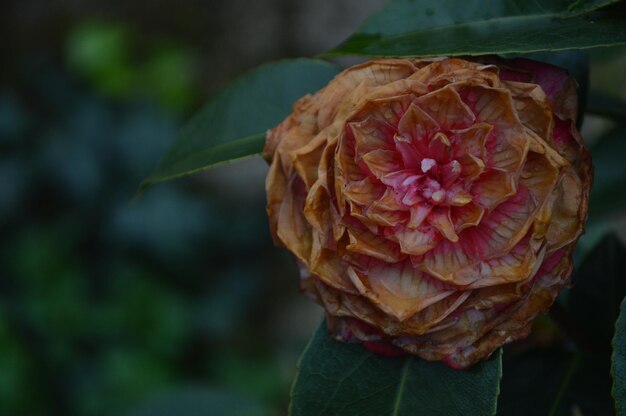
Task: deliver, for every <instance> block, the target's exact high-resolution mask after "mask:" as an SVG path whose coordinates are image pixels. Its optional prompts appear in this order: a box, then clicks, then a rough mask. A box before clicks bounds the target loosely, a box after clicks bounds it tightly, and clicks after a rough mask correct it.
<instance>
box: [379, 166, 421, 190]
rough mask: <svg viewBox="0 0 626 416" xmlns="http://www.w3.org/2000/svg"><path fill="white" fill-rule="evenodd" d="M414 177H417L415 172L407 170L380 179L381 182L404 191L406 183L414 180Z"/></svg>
mask: <svg viewBox="0 0 626 416" xmlns="http://www.w3.org/2000/svg"><path fill="white" fill-rule="evenodd" d="M414 177H416V175H415V172H414V171H412V170H408V169H405V170H400V171H397V172H392V173H388V174H386V175H384V176H382V177H381V178H380V181H381V182H382V183H384V184H385V185H387V186H390V187H392V188H394V189H402V188H404V187H405V186H406V185H404V183H405V181H407V180H412V178H414Z"/></svg>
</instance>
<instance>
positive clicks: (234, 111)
mask: <svg viewBox="0 0 626 416" xmlns="http://www.w3.org/2000/svg"><path fill="white" fill-rule="evenodd" d="M338 72H339V70H338V69H337V68H336V67H335V66H334V65H332V64H330V63H328V62H324V61H320V60H315V59H292V60H284V61H279V62H274V63H270V64H266V65H263V66H260V67H258V68H256V69H254V70H252V71H250V72H248V73H246V74H244V75H242V76H241V77H239V78H238V79H237V80H235V81H234V82H233V83H232V84H230V85H229V86H228V87H226V88H225V89H224V90H223V91H222V92H221V93H219V94H218V95H217V96H215V97H214V98H213V99H212V100H211V101H209V103H208V104H207V105H206V106H205V107H204V108H203V109H202V110H200V111H199V112H198V114H196V116H194V117H193V118H192V119H191V120H190V121H189V122H188V123H187V124H186V125H185V126H184V127H183V129H182V130H181V132H180V133H179V135H178V136H177V137H176V139H175V140H174V142H173V143H172V145H171V146H170V148H169V150H168V151H167V153H166V154H165V156H164V158H163V160H162V161H161V163H160V165H159V166H158V168H157V169H156V172H154V174H153V175H152V176H151V177H150V178H148V179H147V180H145V181H144V182H143V183H142V185H141V189H144V188H146V187H147V186H149V185H151V184H154V183H157V182H161V181H164V180H167V179H173V178H177V177H180V176H183V175H187V174H190V173H194V172H197V171H200V170H202V169H207V168H210V167H214V166H217V165H220V164H223V163H227V162H229V161H232V160H236V159H241V158H244V157H247V156H252V155H255V154H258V153H260V152H261V151H262V150H263V143H264V137H265V136H264V135H265V131H266V130H267V129H269V128H272V127H274V126H275V125H276V124H278V123H279V122H280V121H282V120H283V119H284V118H285V117H286V116H287V115H289V113H290V112H291V109H292V105H293V103H294V102H295V101H296V100H297V99H298V98H300V97H302V96H304V95H306V94H307V93H312V92H315V91H317V90H318V89H320V88H322V87H323V86H325V85H326V84H327V83H328V81H330V80H331V79H332V78H333V77H334V76H335V75H336V74H337V73H338Z"/></svg>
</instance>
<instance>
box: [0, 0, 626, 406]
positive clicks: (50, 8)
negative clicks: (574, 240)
mask: <svg viewBox="0 0 626 416" xmlns="http://www.w3.org/2000/svg"><path fill="white" fill-rule="evenodd" d="M383 3H384V2H383V1H382V0H367V1H364V0H340V1H338V0H324V1H321V0H299V1H290V0H256V1H246V0H227V1H215V0H213V1H211V0H209V1H206V0H205V1H201V0H189V1H180V0H178V1H175V0H157V1H150V2H148V1H128V0H126V1H122V0H108V1H107V0H84V1H79V0H73V1H70V0H68V1H49V0H48V1H45V0H25V1H19V2H18V1H9V2H7V1H5V2H3V3H2V5H0V53H1V54H0V414H1V415H40V414H41V415H69V416H71V415H112V414H115V415H126V414H129V415H140V414H141V415H143V414H157V413H158V411H160V412H162V414H173V413H174V412H178V411H181V412H182V410H181V409H182V406H187V407H188V408H189V409H190V411H194V410H197V409H199V408H204V409H208V408H212V409H215V411H214V414H228V415H238V414H241V415H244V414H245V415H281V414H284V413H285V409H286V406H287V403H288V394H289V386H290V384H291V380H292V378H293V376H294V374H295V367H296V362H297V358H298V356H299V354H300V352H301V350H302V349H303V347H304V345H305V344H306V342H307V340H308V338H309V337H310V335H311V333H312V331H313V329H314V328H315V326H316V325H317V323H318V322H319V319H320V317H321V310H320V309H319V308H318V307H317V306H315V305H314V304H313V303H312V302H311V301H309V300H308V299H305V298H304V297H302V296H300V295H299V294H298V290H297V288H298V275H297V271H296V267H295V265H294V263H293V262H292V260H291V259H290V257H289V255H288V254H287V253H286V252H285V251H284V250H279V249H276V248H274V247H273V246H272V242H271V239H270V236H269V232H268V229H267V223H266V217H265V209H264V205H265V199H264V198H265V195H264V176H265V173H266V171H267V168H266V166H265V164H264V162H263V161H262V160H260V158H257V159H252V160H248V161H245V162H240V163H235V164H232V165H227V166H224V167H221V168H218V169H216V170H214V171H210V172H206V173H203V174H200V175H196V176H193V177H190V178H187V179H183V180H177V181H174V182H170V183H166V184H161V185H157V186H156V187H154V188H153V189H151V190H150V191H149V192H148V193H147V194H145V195H144V196H143V197H142V198H140V199H139V200H137V201H135V202H131V199H132V198H133V195H134V193H135V191H136V189H137V186H138V184H139V183H140V181H141V180H142V179H145V178H146V177H147V176H148V175H149V174H150V172H151V171H152V170H153V169H154V168H155V166H156V164H157V163H158V160H159V158H160V157H161V155H162V154H163V153H164V151H165V149H166V148H167V146H168V144H169V143H170V142H171V141H172V140H173V138H174V137H175V135H176V132H177V130H178V129H179V127H180V126H181V123H182V122H184V120H186V119H187V118H188V117H189V116H190V115H191V114H192V113H193V112H194V111H196V110H197V109H198V108H199V107H200V106H201V104H202V103H203V102H204V101H206V100H207V99H208V97H210V96H211V95H212V94H213V93H215V92H216V91H217V90H218V89H219V88H221V87H223V86H224V85H226V84H227V82H228V81H229V80H230V79H232V78H233V77H234V76H235V75H237V74H239V73H241V72H243V71H245V70H247V69H250V68H252V67H254V66H256V65H258V64H260V63H262V62H266V61H270V60H276V59H280V58H285V57H296V56H314V55H315V54H317V53H320V52H323V51H325V50H327V49H329V48H331V47H333V46H335V45H336V44H337V43H339V42H340V41H341V40H342V39H344V38H345V37H347V36H348V35H349V34H350V33H351V32H352V31H354V30H355V29H356V27H357V26H358V24H359V23H360V22H361V21H362V20H363V19H364V18H365V17H366V16H367V15H368V14H370V13H371V12H372V11H374V10H376V9H377V8H378V7H380V6H381V5H382V4H383ZM625 56H626V54H624V53H623V50H619V49H613V50H611V51H607V50H601V51H598V52H593V53H592V54H591V58H592V64H593V66H592V73H591V75H592V78H591V85H592V87H593V88H594V89H595V90H597V91H606V92H610V93H611V94H614V95H615V94H617V95H622V96H625V95H626V90H624V88H626V83H623V82H621V83H620V84H617V85H618V89H620V88H621V90H619V91H616V88H615V83H612V82H611V80H615V79H619V78H620V77H621V78H623V73H624V72H623V71H622V70H623V69H624V68H626V58H625ZM620 71H622V72H620ZM242 117H245V115H242ZM612 126H613V124H611V122H610V121H607V120H605V119H600V118H594V117H588V118H587V121H586V124H585V130H584V134H585V138H586V139H587V140H588V141H589V143H593V141H594V140H595V138H597V137H599V136H601V135H602V133H603V132H606V131H608V130H610V128H611V127H612ZM615 169H623V166H616V167H615ZM624 223H625V221H624V219H623V216H616V217H615V216H613V217H611V218H610V219H607V220H606V221H604V222H600V223H599V224H596V225H594V226H593V227H592V228H591V229H590V232H589V234H588V235H587V236H586V237H585V238H586V239H585V240H584V241H583V243H582V247H591V245H592V244H593V242H595V241H597V240H598V239H599V237H600V236H601V235H602V234H603V233H604V231H605V230H606V229H608V228H615V229H618V230H622V231H623V229H624ZM168 406H171V407H169V409H175V410H170V411H169V412H168V411H167V410H164V409H168ZM155 409H156V410H155ZM189 409H188V410H189ZM219 409H221V410H219ZM226 409H228V410H226ZM237 412H239V413H237ZM190 414H191V413H190ZM204 414H206V412H205V413H204Z"/></svg>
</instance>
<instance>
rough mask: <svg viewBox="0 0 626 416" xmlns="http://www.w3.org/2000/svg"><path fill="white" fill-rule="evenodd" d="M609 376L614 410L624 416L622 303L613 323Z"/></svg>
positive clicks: (625, 319)
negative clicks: (613, 336)
mask: <svg viewBox="0 0 626 416" xmlns="http://www.w3.org/2000/svg"><path fill="white" fill-rule="evenodd" d="M611 376H612V377H613V398H614V399H615V409H616V410H617V414H618V415H620V416H622V415H626V302H622V306H621V307H620V314H619V318H618V319H617V322H616V323H615V338H613V357H612V365H611Z"/></svg>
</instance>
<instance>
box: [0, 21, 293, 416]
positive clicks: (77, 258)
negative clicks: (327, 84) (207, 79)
mask: <svg viewBox="0 0 626 416" xmlns="http://www.w3.org/2000/svg"><path fill="white" fill-rule="evenodd" d="M138 39H139V38H138V37H137V36H136V35H135V34H134V31H133V30H132V29H131V28H128V27H125V26H123V25H119V24H106V23H97V24H93V23H86V24H81V25H79V26H78V27H77V28H76V29H75V30H72V31H70V32H69V36H68V40H67V43H66V47H65V50H64V54H65V56H66V62H67V66H66V67H59V66H58V65H57V64H55V63H54V61H52V60H45V59H44V60H43V62H41V64H40V65H38V66H37V67H32V66H30V65H28V63H24V66H25V67H26V70H25V71H23V72H21V73H20V74H18V75H17V82H16V83H15V84H14V85H11V86H9V87H4V88H2V89H0V150H1V151H0V175H2V176H1V177H2V178H3V180H2V181H0V271H1V278H0V414H2V415H63V416H71V415H110V414H132V415H144V414H155V413H154V412H153V411H151V410H149V409H151V406H152V408H154V406H158V407H159V408H163V409H166V408H168V407H167V406H170V407H169V408H176V409H179V410H180V413H177V414H180V415H182V416H184V415H185V414H189V415H195V414H199V413H197V411H198V409H200V408H202V407H201V406H200V407H198V406H196V405H194V403H196V404H198V403H200V404H202V406H208V405H210V406H213V407H212V408H213V409H214V410H215V413H214V414H233V415H250V416H253V415H254V416H256V415H272V414H281V413H282V409H284V408H286V406H287V396H288V390H289V384H290V382H291V378H292V375H293V371H294V370H295V357H296V356H295V354H293V358H291V357H292V356H291V355H290V356H289V357H290V358H289V360H291V361H289V364H288V365H287V368H286V371H285V364H284V359H283V358H281V357H279V356H278V355H277V351H276V349H275V348H274V346H273V345H272V338H271V337H269V336H268V335H267V334H268V331H269V330H268V325H270V324H269V323H268V312H267V308H268V307H267V302H269V298H268V296H267V294H268V291H269V290H270V289H269V288H268V286H267V285H262V284H261V282H262V281H263V280H267V279H268V278H269V277H268V276H271V275H272V273H273V267H275V266H273V265H272V256H276V254H272V252H273V249H272V248H271V240H270V237H269V233H268V231H267V224H266V220H265V213H264V206H263V205H264V202H263V201H262V200H259V201H257V202H254V203H251V204H246V205H245V206H242V204H238V203H237V202H235V201H234V200H232V199H229V198H228V197H227V196H224V195H223V194H220V192H223V191H220V190H219V189H216V188H215V187H213V186H212V185H211V184H210V183H208V182H206V181H203V180H202V179H196V180H191V181H182V182H178V183H175V184H173V185H165V186H160V187H158V188H155V189H154V190H152V191H151V192H149V193H147V194H146V195H145V196H144V197H142V198H140V199H139V200H137V201H134V202H132V203H131V200H132V197H133V195H134V192H135V190H136V188H137V185H138V184H139V182H140V180H141V179H143V178H144V177H146V176H147V175H148V174H149V173H150V171H151V170H153V169H154V167H155V165H156V162H157V161H158V159H159V157H160V155H161V154H163V152H164V150H165V147H166V146H167V145H168V143H169V142H170V141H171V140H172V138H173V137H174V136H175V134H176V131H177V129H178V128H179V126H180V122H181V119H182V117H183V116H187V111H188V110H189V109H190V106H192V105H194V104H195V103H196V100H197V97H196V91H197V90H199V86H198V81H197V79H196V77H195V72H196V71H197V65H196V58H195V55H194V53H193V52H192V51H191V50H190V49H189V48H186V47H184V46H181V45H178V44H177V43H176V42H174V41H172V40H169V39H159V40H151V38H149V37H146V38H145V39H142V42H141V43H140V42H139V40H138ZM146 39H147V40H146ZM268 250H272V252H270V253H269V254H268ZM242 253H246V258H245V262H242V261H241V258H240V256H241V255H242ZM243 264H245V266H244V265H243ZM296 286H297V282H293V285H292V287H287V288H286V290H288V291H290V292H291V291H293V292H294V294H295V293H296V291H295V288H296ZM259 311H261V313H259ZM301 347H302V346H301V345H298V344H296V345H295V346H289V347H288V348H294V349H295V351H298V350H299V349H300V348H301ZM181 395H182V397H183V398H184V399H185V400H187V399H189V398H190V397H191V399H189V400H191V401H190V402H188V403H186V404H184V406H187V411H188V413H184V409H183V407H184V406H183V407H181V404H180V403H178V401H179V400H180V397H179V396H181ZM177 397H178V398H177ZM177 403H178V404H177ZM232 403H237V406H238V407H237V408H235V407H232ZM227 408H229V409H230V408H232V409H233V410H232V411H233V412H234V413H230V411H229V412H226V410H224V409H227ZM206 409H207V408H206V407H204V411H205V412H206ZM220 409H221V410H220ZM237 409H239V410H237ZM194 412H195V413H194ZM238 412H239V413H238ZM163 414H168V413H163ZM202 414H206V413H202Z"/></svg>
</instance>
